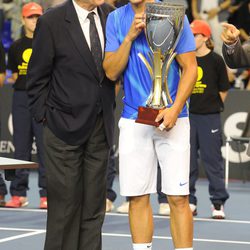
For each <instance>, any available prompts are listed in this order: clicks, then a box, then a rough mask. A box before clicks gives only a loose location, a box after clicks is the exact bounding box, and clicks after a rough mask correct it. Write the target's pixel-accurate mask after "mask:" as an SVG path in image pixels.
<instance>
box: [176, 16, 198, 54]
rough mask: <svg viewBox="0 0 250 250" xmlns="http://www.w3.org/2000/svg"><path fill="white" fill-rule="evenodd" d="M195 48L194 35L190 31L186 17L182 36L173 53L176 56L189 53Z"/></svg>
mask: <svg viewBox="0 0 250 250" xmlns="http://www.w3.org/2000/svg"><path fill="white" fill-rule="evenodd" d="M195 48H196V47H195V41H194V35H193V33H192V31H191V28H190V24H189V21H188V19H187V16H185V18H184V24H183V30H182V34H181V37H180V39H179V42H178V44H177V46H176V49H175V52H176V53H177V54H184V53H187V52H190V51H194V50H195Z"/></svg>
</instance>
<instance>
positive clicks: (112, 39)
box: [105, 11, 120, 52]
mask: <svg viewBox="0 0 250 250" xmlns="http://www.w3.org/2000/svg"><path fill="white" fill-rule="evenodd" d="M115 13H116V11H113V12H111V13H110V14H109V16H108V19H107V22H106V47H105V51H106V52H115V51H116V50H118V48H119V47H120V43H119V40H118V37H117V32H116V27H115V23H116V22H115Z"/></svg>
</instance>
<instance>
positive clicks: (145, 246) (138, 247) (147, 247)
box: [133, 242, 152, 250]
mask: <svg viewBox="0 0 250 250" xmlns="http://www.w3.org/2000/svg"><path fill="white" fill-rule="evenodd" d="M133 248H134V250H152V242H150V243H140V244H133Z"/></svg>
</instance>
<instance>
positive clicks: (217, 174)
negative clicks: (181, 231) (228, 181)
mask: <svg viewBox="0 0 250 250" xmlns="http://www.w3.org/2000/svg"><path fill="white" fill-rule="evenodd" d="M190 128H191V132H190V145H191V154H190V179H189V181H190V183H189V188H190V196H189V202H190V203H192V204H197V197H196V195H195V193H196V188H195V184H196V181H197V179H198V176H199V167H198V162H197V160H198V157H200V159H201V161H202V162H203V164H204V169H205V172H206V175H207V178H208V181H209V186H208V190H209V195H210V200H211V203H213V204H221V205H222V204H224V203H225V202H226V200H227V199H228V198H229V194H228V192H227V190H226V188H225V183H224V167H223V158H222V155H221V146H222V126H221V119H220V114H207V115H199V114H192V113H191V114H190Z"/></svg>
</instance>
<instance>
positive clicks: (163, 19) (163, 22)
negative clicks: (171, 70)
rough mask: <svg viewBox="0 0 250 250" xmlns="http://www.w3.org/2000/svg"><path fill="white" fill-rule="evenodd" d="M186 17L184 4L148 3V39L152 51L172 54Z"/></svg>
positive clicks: (164, 54)
mask: <svg viewBox="0 0 250 250" xmlns="http://www.w3.org/2000/svg"><path fill="white" fill-rule="evenodd" d="M184 17H185V6H184V4H180V3H174V2H172V1H171V2H157V3H146V37H147V41H148V44H149V46H150V48H151V50H152V51H153V52H154V51H160V53H161V54H162V55H163V56H166V55H167V54H171V53H172V52H173V50H174V49H175V46H176V44H177V42H178V40H179V37H180V34H181V31H182V29H183V23H184Z"/></svg>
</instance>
